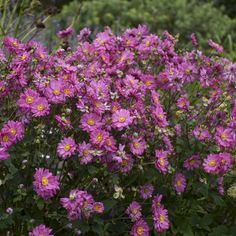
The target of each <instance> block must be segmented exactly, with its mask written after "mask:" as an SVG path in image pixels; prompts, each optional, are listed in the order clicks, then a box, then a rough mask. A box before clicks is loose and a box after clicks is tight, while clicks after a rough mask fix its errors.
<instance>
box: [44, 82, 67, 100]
mask: <svg viewBox="0 0 236 236" xmlns="http://www.w3.org/2000/svg"><path fill="white" fill-rule="evenodd" d="M45 92H46V96H47V98H48V100H49V101H50V102H53V103H62V102H63V101H65V94H64V93H63V84H62V82H61V81H60V80H51V81H50V83H49V85H48V86H47V88H46V90H45Z"/></svg>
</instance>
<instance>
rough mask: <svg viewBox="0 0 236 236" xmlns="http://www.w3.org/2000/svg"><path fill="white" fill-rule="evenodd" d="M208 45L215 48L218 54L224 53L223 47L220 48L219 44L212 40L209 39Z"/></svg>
mask: <svg viewBox="0 0 236 236" xmlns="http://www.w3.org/2000/svg"><path fill="white" fill-rule="evenodd" d="M208 45H209V46H210V47H211V48H213V49H214V50H215V51H216V52H218V53H219V54H220V53H222V52H223V50H224V49H223V47H222V46H220V45H219V44H217V43H215V42H214V41H213V40H212V39H209V41H208Z"/></svg>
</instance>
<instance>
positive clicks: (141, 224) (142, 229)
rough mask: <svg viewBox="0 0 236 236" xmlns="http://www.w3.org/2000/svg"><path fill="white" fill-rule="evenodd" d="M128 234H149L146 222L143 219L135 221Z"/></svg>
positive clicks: (135, 235) (142, 235)
mask: <svg viewBox="0 0 236 236" xmlns="http://www.w3.org/2000/svg"><path fill="white" fill-rule="evenodd" d="M130 234H131V235H132V236H148V235H149V227H148V224H147V223H146V222H145V221H144V220H143V219H140V220H138V221H136V222H135V223H134V225H133V227H132V229H131V232H130Z"/></svg>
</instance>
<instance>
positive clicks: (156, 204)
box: [152, 194, 162, 212]
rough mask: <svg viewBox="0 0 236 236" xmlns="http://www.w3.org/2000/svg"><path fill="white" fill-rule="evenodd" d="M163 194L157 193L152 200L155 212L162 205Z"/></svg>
mask: <svg viewBox="0 0 236 236" xmlns="http://www.w3.org/2000/svg"><path fill="white" fill-rule="evenodd" d="M161 200H162V195H161V194H160V195H159V194H158V195H156V196H155V197H154V198H153V200H152V212H155V211H156V210H157V209H158V208H160V207H161Z"/></svg>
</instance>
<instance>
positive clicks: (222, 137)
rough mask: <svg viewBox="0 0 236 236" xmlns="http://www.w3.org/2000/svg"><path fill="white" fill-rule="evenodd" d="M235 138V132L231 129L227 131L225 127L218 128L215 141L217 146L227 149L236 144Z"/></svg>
mask: <svg viewBox="0 0 236 236" xmlns="http://www.w3.org/2000/svg"><path fill="white" fill-rule="evenodd" d="M235 137H236V134H235V132H234V131H233V130H232V129H230V128H226V129H224V128H223V127H217V128H216V134H215V139H216V143H217V145H219V146H220V147H226V148H230V147H232V146H233V145H235V144H236V138H235Z"/></svg>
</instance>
